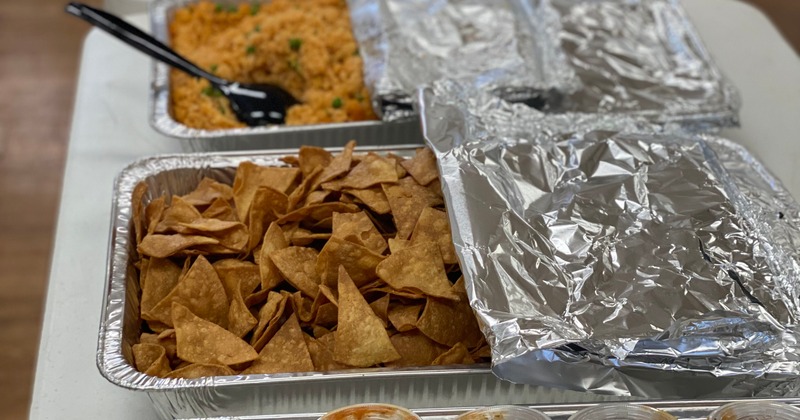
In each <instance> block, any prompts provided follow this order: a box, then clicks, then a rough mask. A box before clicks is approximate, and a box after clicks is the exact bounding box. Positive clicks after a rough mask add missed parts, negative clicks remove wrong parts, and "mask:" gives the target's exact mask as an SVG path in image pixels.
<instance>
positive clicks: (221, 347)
mask: <svg viewBox="0 0 800 420" xmlns="http://www.w3.org/2000/svg"><path fill="white" fill-rule="evenodd" d="M172 321H173V323H174V324H175V336H176V339H177V343H178V357H180V358H181V359H182V360H185V361H187V362H191V363H205V364H221V365H228V366H230V365H236V364H240V363H244V362H249V361H251V360H254V359H255V358H256V357H258V353H256V351H255V350H254V349H253V348H252V347H250V345H249V344H247V343H246V342H245V341H244V340H242V339H241V338H239V337H237V336H236V335H234V334H232V333H231V332H229V331H228V330H226V329H224V328H222V327H220V326H219V325H217V324H214V323H212V322H208V321H206V320H204V319H202V318H200V317H198V316H197V315H195V314H193V313H192V312H191V311H190V310H189V308H187V307H185V306H183V305H181V304H180V303H173V304H172Z"/></svg>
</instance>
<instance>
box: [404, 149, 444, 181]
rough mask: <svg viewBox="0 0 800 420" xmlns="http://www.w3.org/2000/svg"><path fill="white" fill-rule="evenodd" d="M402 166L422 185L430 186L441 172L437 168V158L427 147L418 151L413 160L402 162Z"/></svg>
mask: <svg viewBox="0 0 800 420" xmlns="http://www.w3.org/2000/svg"><path fill="white" fill-rule="evenodd" d="M400 165H402V166H403V168H405V169H406V170H407V171H408V173H410V174H411V176H412V177H414V179H415V180H416V181H417V183H419V184H420V185H428V184H429V183H431V182H432V181H433V180H434V179H436V178H438V177H439V170H438V169H437V168H436V156H435V155H434V154H433V152H432V151H431V149H428V148H427V147H422V148H419V149H417V152H416V154H415V155H414V157H413V158H411V159H408V160H405V161H403V162H400Z"/></svg>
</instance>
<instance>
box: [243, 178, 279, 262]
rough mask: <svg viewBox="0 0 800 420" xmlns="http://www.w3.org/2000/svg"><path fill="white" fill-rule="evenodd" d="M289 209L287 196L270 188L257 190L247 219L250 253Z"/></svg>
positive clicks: (248, 248)
mask: <svg viewBox="0 0 800 420" xmlns="http://www.w3.org/2000/svg"><path fill="white" fill-rule="evenodd" d="M288 207H289V197H287V196H286V194H284V193H282V192H280V191H278V190H276V189H273V188H269V187H260V188H258V189H257V190H256V192H255V194H254V195H253V200H252V208H251V209H250V212H249V214H248V218H247V221H248V222H247V228H248V229H249V230H250V240H249V241H248V243H247V250H248V251H250V250H252V249H254V248H255V247H256V246H258V244H259V242H260V241H261V239H263V237H264V232H265V230H266V227H267V226H269V225H270V224H271V223H272V222H274V221H275V220H277V219H278V218H279V217H280V216H281V215H282V214H285V213H286V210H287V209H288Z"/></svg>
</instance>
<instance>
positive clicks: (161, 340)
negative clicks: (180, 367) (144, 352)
mask: <svg viewBox="0 0 800 420" xmlns="http://www.w3.org/2000/svg"><path fill="white" fill-rule="evenodd" d="M162 335H163V336H162ZM139 343H141V344H154V345H158V346H161V347H163V348H164V350H165V351H166V354H167V358H168V359H169V360H170V361H171V360H175V358H176V356H177V353H178V345H177V343H176V342H175V330H174V329H168V330H165V331H164V332H162V333H161V334H150V333H142V334H141V335H140V336H139Z"/></svg>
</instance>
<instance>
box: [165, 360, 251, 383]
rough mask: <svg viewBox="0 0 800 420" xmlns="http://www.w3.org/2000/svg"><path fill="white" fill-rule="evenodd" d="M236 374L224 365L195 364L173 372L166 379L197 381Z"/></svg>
mask: <svg viewBox="0 0 800 420" xmlns="http://www.w3.org/2000/svg"><path fill="white" fill-rule="evenodd" d="M235 374H236V372H234V371H233V369H231V368H229V367H227V366H224V365H217V364H203V363H193V364H189V365H186V366H183V367H181V368H180V369H175V370H173V371H172V372H170V373H169V374H168V375H167V376H166V377H167V378H170V379H178V378H183V379H197V378H207V377H211V376H232V375H235Z"/></svg>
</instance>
